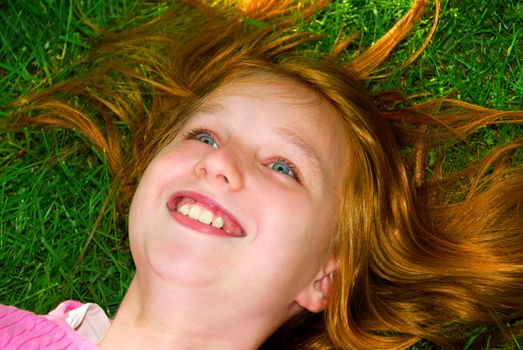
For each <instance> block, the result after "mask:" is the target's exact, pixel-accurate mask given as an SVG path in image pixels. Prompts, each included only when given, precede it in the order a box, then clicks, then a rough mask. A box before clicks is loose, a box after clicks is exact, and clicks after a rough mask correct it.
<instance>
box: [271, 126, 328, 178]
mask: <svg viewBox="0 0 523 350" xmlns="http://www.w3.org/2000/svg"><path fill="white" fill-rule="evenodd" d="M273 131H274V132H275V133H276V134H278V135H279V136H281V137H282V138H283V140H284V141H286V142H288V143H290V144H292V145H293V146H295V147H296V148H297V149H298V150H299V151H300V152H301V153H302V155H303V156H304V157H305V158H307V160H308V161H309V163H310V165H311V169H312V170H313V172H314V173H315V174H316V175H317V176H319V177H322V176H323V170H322V168H321V166H320V161H319V159H318V157H317V156H316V153H315V152H314V151H313V150H312V148H311V147H310V146H309V145H308V144H307V142H305V140H303V139H302V138H301V137H300V136H299V135H298V134H296V133H295V132H294V131H292V130H289V129H285V128H276V129H273Z"/></svg>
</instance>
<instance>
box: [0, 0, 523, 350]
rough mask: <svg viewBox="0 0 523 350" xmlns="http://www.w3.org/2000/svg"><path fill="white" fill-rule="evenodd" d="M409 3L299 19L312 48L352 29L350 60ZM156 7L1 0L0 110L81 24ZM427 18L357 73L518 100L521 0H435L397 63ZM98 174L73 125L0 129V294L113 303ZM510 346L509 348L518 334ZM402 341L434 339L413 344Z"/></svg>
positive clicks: (113, 21)
mask: <svg viewBox="0 0 523 350" xmlns="http://www.w3.org/2000/svg"><path fill="white" fill-rule="evenodd" d="M410 4H411V1H410V0H353V1H348V0H347V1H346V0H337V1H336V0H334V1H333V4H332V5H331V6H330V7H329V8H328V9H327V10H326V11H325V12H324V13H323V15H321V16H318V17H316V18H315V19H314V21H313V22H312V23H310V24H309V25H308V28H309V29H311V30H313V31H316V32H320V33H324V34H326V37H325V38H324V39H322V40H321V41H320V42H318V43H317V44H315V45H313V46H314V48H315V49H318V50H325V49H326V48H328V47H329V46H330V45H331V44H332V43H333V41H334V39H335V38H336V36H337V35H338V33H339V32H340V31H343V32H344V33H352V32H358V33H359V36H358V37H357V39H356V40H355V41H354V42H353V43H352V44H351V46H350V47H349V50H348V51H347V53H346V55H347V59H350V57H351V56H353V55H354V54H355V53H356V52H358V51H359V50H363V49H365V48H367V47H368V46H369V45H370V44H371V43H372V42H373V41H375V40H377V39H378V38H379V37H380V36H381V35H382V34H383V33H384V32H385V31H386V30H387V29H389V28H390V27H391V26H392V25H393V23H394V22H395V21H396V20H397V19H398V18H399V17H400V16H401V15H402V14H403V13H404V12H405V11H406V10H407V9H408V8H409V7H410ZM160 7H161V6H160V5H158V6H157V8H152V9H149V10H147V11H144V10H140V9H138V6H137V5H136V1H135V0H86V1H69V0H36V1H35V0H3V1H2V2H1V3H0V106H4V107H2V108H0V120H5V119H6V116H7V115H8V114H9V108H7V107H6V106H8V105H9V103H10V102H12V101H13V100H15V99H16V98H18V97H19V96H22V95H24V94H27V93H28V92H29V91H34V90H35V89H36V90H38V89H43V88H45V87H46V86H49V85H50V84H52V83H56V82H58V81H61V80H63V79H65V78H67V76H68V74H70V69H69V67H70V66H71V65H72V64H73V63H74V62H75V61H76V60H77V59H78V58H79V57H81V55H82V54H83V53H85V52H87V50H88V49H89V47H90V46H91V44H92V43H93V36H94V31H93V29H92V26H93V25H96V26H102V27H113V26H119V25H121V23H123V22H125V19H131V18H137V17H136V14H137V13H140V15H139V16H138V19H140V18H145V17H150V16H154V15H155V14H156V13H159V12H160ZM432 21H433V7H431V6H429V7H428V10H427V12H426V15H425V16H424V17H423V19H422V20H421V22H420V24H419V25H418V26H417V28H416V30H415V31H414V32H413V34H412V35H411V36H409V37H408V39H407V40H406V41H405V42H404V43H403V44H401V45H400V47H399V48H398V49H397V50H396V51H395V54H393V55H392V57H391V58H390V59H389V60H388V61H387V63H386V65H385V67H386V69H385V71H387V72H390V73H391V75H390V77H388V78H387V79H381V80H375V81H373V82H371V83H369V86H370V88H371V89H372V90H374V91H383V90H386V89H400V90H402V91H404V92H406V93H407V94H413V95H416V96H417V99H418V100H420V101H423V100H426V99H429V98H433V97H441V96H451V97H456V98H458V99H462V100H465V101H467V102H472V103H476V104H479V105H482V106H486V107H493V108H498V109H523V74H522V73H521V72H522V70H523V67H522V64H523V3H522V2H521V1H519V0H475V1H457V0H442V3H441V16H440V23H439V26H438V29H437V31H436V34H435V36H434V38H433V40H432V42H431V44H430V45H429V46H428V48H427V49H426V50H425V51H424V53H423V54H422V56H421V57H420V58H419V59H418V60H417V61H416V62H414V63H413V64H411V65H410V66H409V67H407V68H406V69H404V70H401V71H400V70H398V69H397V67H399V66H401V64H402V62H404V61H405V60H406V58H407V57H409V56H410V54H412V53H413V52H414V51H415V50H416V49H417V48H418V47H419V45H420V44H421V43H422V42H423V39H424V38H425V36H426V34H427V32H428V30H429V29H430V26H431V23H432ZM0 123H1V122H0ZM0 125H2V124H0ZM518 135H519V136H521V135H523V127H522V126H521V125H520V126H515V125H512V126H499V127H493V128H485V129H482V130H481V131H479V132H478V133H477V134H476V135H475V136H474V138H473V140H472V142H471V143H470V144H469V145H467V147H461V146H457V147H456V148H455V149H454V150H453V151H452V156H450V157H449V160H448V162H449V164H447V166H448V167H450V168H454V167H455V168H460V167H462V166H463V165H464V164H466V163H468V162H470V161H471V160H472V159H475V158H477V156H478V155H481V154H484V153H485V152H487V151H488V149H490V148H491V147H495V146H496V145H499V144H503V143H505V142H507V141H508V140H510V139H513V138H514V137H515V136H518ZM521 153H523V152H520V154H521ZM519 159H520V160H521V159H523V156H522V157H521V158H519ZM110 183H111V177H110V174H109V173H108V172H107V170H106V167H105V165H104V159H103V157H102V156H101V155H100V154H99V153H97V152H95V151H93V150H92V149H91V148H90V146H89V145H88V144H87V143H86V142H85V141H84V140H83V139H82V138H81V137H79V136H77V135H75V134H74V133H71V132H67V131H62V130H49V131H43V130H25V131H24V132H16V133H12V132H5V131H1V132H0V303H3V304H11V305H16V306H19V307H21V308H26V309H29V310H33V311H35V312H38V313H46V312H47V311H49V310H50V309H52V308H54V306H56V304H57V303H59V302H60V301H62V300H64V299H78V300H82V301H93V302H96V303H99V304H101V305H102V306H104V307H105V308H106V309H107V311H108V313H110V314H113V313H114V312H115V310H116V307H117V306H118V304H119V302H120V301H121V299H122V297H123V293H124V291H125V290H126V287H127V285H128V283H129V282H130V279H131V276H132V273H133V266H132V262H131V258H130V254H129V249H128V242H127V239H126V231H125V222H126V218H125V217H120V216H118V214H116V211H112V210H111V208H113V207H114V206H115V205H116V204H117V203H114V202H111V201H107V200H106V195H107V193H108V191H109V188H110ZM102 209H106V210H102ZM101 211H103V212H104V213H105V214H103V215H102V216H100V215H99V213H100V212H101ZM522 294H523V291H522ZM471 344H472V340H471ZM511 346H513V347H514V348H516V349H521V348H522V347H523V341H522V340H520V341H519V344H518V342H517V341H514V343H513V344H511ZM414 348H419V349H432V348H434V347H433V346H432V345H430V344H426V343H421V344H420V345H418V346H417V347H414Z"/></svg>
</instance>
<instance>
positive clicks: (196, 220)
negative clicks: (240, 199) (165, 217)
mask: <svg viewBox="0 0 523 350" xmlns="http://www.w3.org/2000/svg"><path fill="white" fill-rule="evenodd" d="M167 209H168V210H169V212H170V214H171V216H172V217H173V218H174V219H175V220H176V221H178V222H179V223H181V224H182V225H184V226H188V227H189V228H191V229H194V230H197V231H200V232H202V233H207V234H215V235H220V236H228V237H244V236H245V231H244V230H243V229H242V227H241V226H240V225H239V224H238V221H237V220H235V219H234V217H233V216H232V215H231V214H230V213H228V212H227V211H226V210H225V209H223V208H222V207H221V206H220V205H219V204H217V203H216V202H214V201H213V200H212V199H210V198H208V197H206V196H203V195H201V194H199V193H196V192H190V191H183V192H177V193H175V194H173V195H172V196H171V198H170V199H169V201H168V202H167Z"/></svg>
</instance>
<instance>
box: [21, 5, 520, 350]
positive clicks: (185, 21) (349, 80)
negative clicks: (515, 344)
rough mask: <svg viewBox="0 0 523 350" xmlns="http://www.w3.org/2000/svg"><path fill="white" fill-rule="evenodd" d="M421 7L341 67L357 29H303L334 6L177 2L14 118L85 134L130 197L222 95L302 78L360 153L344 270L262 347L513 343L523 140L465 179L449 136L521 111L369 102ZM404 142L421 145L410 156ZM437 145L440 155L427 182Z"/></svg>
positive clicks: (342, 224) (350, 186) (106, 36)
mask: <svg viewBox="0 0 523 350" xmlns="http://www.w3.org/2000/svg"><path fill="white" fill-rule="evenodd" d="M426 2H427V1H426V0H416V1H414V3H413V5H412V8H411V10H410V11H409V12H408V13H407V14H406V15H405V16H404V17H403V18H402V19H401V20H400V21H399V22H398V24H397V25H396V26H394V27H393V28H392V29H391V31H389V33H387V34H386V35H385V36H384V37H383V39H382V40H379V41H378V42H376V44H374V45H373V46H372V47H370V48H369V49H368V50H367V51H366V52H364V53H362V54H361V55H360V56H359V57H357V58H356V59H354V60H353V61H352V62H351V63H350V64H346V65H345V66H343V65H340V64H337V63H334V62H333V59H334V57H336V56H337V55H338V54H339V52H341V51H342V49H343V48H344V47H345V46H346V45H347V43H348V42H349V41H350V38H351V36H349V37H348V38H349V39H346V40H341V39H340V40H339V41H338V42H337V43H336V45H335V46H334V47H333V49H332V51H331V52H330V53H326V54H325V57H324V58H321V57H320V58H318V57H316V58H311V57H309V56H307V54H306V53H305V54H303V53H301V52H300V47H301V46H300V45H301V44H303V43H305V42H310V41H313V40H316V39H318V38H319V36H318V35H317V34H314V33H307V32H299V31H297V30H296V23H299V21H300V20H303V19H307V18H308V17H310V16H312V15H313V14H314V12H315V11H316V10H319V9H321V8H323V7H325V6H328V4H327V3H326V2H325V1H320V2H315V1H310V3H306V2H301V1H300V2H297V1H296V2H294V1H289V0H286V1H276V0H274V1H259V0H258V1H256V0H252V1H248V0H244V1H240V2H235V3H233V2H230V1H225V0H220V1H218V0H217V1H214V2H211V4H207V3H203V2H196V1H181V2H180V3H174V4H173V5H172V6H171V7H170V8H169V9H168V10H166V11H165V12H164V13H163V14H162V15H161V16H160V17H158V18H155V19H153V20H151V21H149V22H147V23H143V24H141V25H140V26H138V27H135V28H130V29H127V30H124V31H121V32H103V33H101V36H100V40H99V41H98V43H97V44H96V45H95V46H94V47H93V50H92V52H91V53H90V55H89V56H87V57H85V59H84V60H83V62H82V65H83V66H84V67H87V69H86V70H85V71H87V72H88V74H85V73H84V74H80V76H78V77H75V78H72V79H70V80H68V81H65V82H63V83H60V84H57V85H55V86H53V87H51V88H48V89H47V90H45V91H43V92H39V93H35V94H33V95H31V96H29V97H25V98H22V99H21V100H20V101H18V102H17V107H18V111H17V113H16V123H18V125H20V124H22V125H27V124H44V125H48V126H52V127H60V128H68V129H74V130H76V131H77V132H79V133H80V134H81V135H83V136H84V137H85V138H86V139H87V140H88V141H89V142H90V143H92V144H93V145H95V146H96V147H97V148H98V149H99V150H100V152H102V153H103V154H104V155H105V158H106V159H107V165H108V167H109V168H110V170H111V171H112V172H113V174H114V175H115V176H114V178H115V179H116V180H115V186H117V187H118V188H119V189H121V191H115V193H120V196H121V199H122V201H123V202H128V201H129V200H130V198H131V196H132V193H133V190H134V187H135V185H136V184H137V182H138V180H139V178H140V176H141V174H142V172H143V171H144V168H145V166H146V165H147V164H148V163H149V160H150V159H151V158H152V157H153V156H154V154H155V153H156V152H157V151H158V150H159V149H161V147H162V146H163V145H165V144H166V143H167V142H169V140H171V139H172V137H173V136H174V135H176V133H177V132H178V131H179V130H180V128H181V126H183V124H184V122H185V121H186V120H187V119H188V118H189V117H190V115H191V113H192V111H194V109H195V108H197V106H198V104H199V102H200V101H201V99H202V98H203V97H205V96H206V95H207V94H209V93H210V92H211V91H213V90H214V89H215V88H216V87H218V86H219V85H221V84H223V83H224V82H227V81H230V80H233V79H235V78H237V77H239V76H241V75H244V74H247V73H249V72H255V71H269V72H272V73H274V74H278V75H282V76H285V77H289V78H291V79H294V80H296V81H298V82H301V83H303V84H304V85H306V86H308V87H310V88H311V89H313V90H314V91H316V92H318V94H320V95H321V96H322V97H323V98H325V99H326V100H327V101H328V102H330V103H331V104H332V105H333V106H334V107H335V109H336V110H337V111H338V114H339V115H340V118H341V119H342V121H343V122H344V124H345V125H346V126H347V127H346V129H347V130H346V132H347V135H348V136H349V140H350V143H351V148H353V150H351V152H353V154H352V153H351V157H352V160H351V167H352V168H353V170H351V172H350V179H347V180H346V186H345V188H346V189H345V193H344V199H343V200H342V203H341V204H340V220H339V223H338V234H337V235H336V238H335V239H334V242H333V245H334V249H335V250H336V252H337V255H338V259H339V266H340V267H339V271H337V273H336V275H335V279H334V291H333V295H332V296H331V299H330V302H329V305H328V308H327V310H326V311H325V312H324V314H323V315H305V314H304V315H300V316H299V317H297V318H296V319H293V320H290V321H289V322H288V324H286V325H285V326H284V327H282V328H281V329H280V330H279V331H278V332H277V333H276V334H275V335H274V336H273V337H271V338H270V339H269V340H268V341H267V343H266V344H265V345H264V346H265V348H279V349H280V348H297V349H305V348H310V349H330V348H353V349H400V348H405V347H407V346H409V345H412V344H414V343H416V342H417V341H418V340H419V339H421V338H425V339H429V340H431V341H434V342H436V343H438V344H441V345H443V346H446V347H452V346H458V345H459V344H461V342H462V341H463V339H462V338H460V335H461V334H465V333H466V332H467V331H470V330H472V329H474V328H476V327H479V326H484V325H497V326H495V327H492V329H489V331H488V332H486V333H485V334H487V335H489V336H493V337H494V338H492V339H494V340H495V339H498V338H499V339H500V340H503V339H507V338H510V337H511V336H512V334H518V332H521V330H520V329H518V328H517V326H515V325H514V322H515V321H516V320H517V319H520V318H523V298H521V295H522V291H523V172H522V170H523V169H522V167H521V164H519V165H516V166H509V164H510V155H511V153H512V152H514V151H515V150H516V149H518V148H521V147H522V145H523V138H519V139H516V140H514V141H512V142H511V143H509V144H507V145H505V146H502V147H500V148H498V149H496V150H494V151H493V152H491V153H490V154H489V155H487V156H486V157H485V158H483V159H482V160H479V161H477V162H476V163H473V164H470V166H468V167H467V168H465V169H463V170H460V171H458V172H455V173H454V174H444V171H443V170H442V167H441V162H440V160H442V159H443V158H444V155H445V153H444V150H445V147H446V145H448V144H449V143H451V142H455V140H464V139H466V138H467V136H468V135H470V134H471V133H472V132H473V131H475V130H477V129H478V128H481V127H483V126H486V125H491V124H501V123H521V122H522V121H523V112H516V111H514V112H504V111H497V110H491V109H487V108H481V107H478V106H474V105H470V104H466V103H463V102H460V101H455V100H449V99H443V100H433V101H430V102H425V103H421V104H418V105H411V106H408V107H404V108H401V109H394V108H389V107H388V106H390V105H391V100H393V101H394V102H397V101H398V99H397V98H395V96H393V95H391V94H390V93H389V94H387V93H384V94H381V95H378V96H375V97H371V96H370V95H367V93H365V92H364V89H363V85H362V83H361V79H367V78H369V77H372V76H373V74H374V73H376V72H378V68H379V66H380V64H381V63H382V62H383V60H384V59H385V58H386V57H387V55H388V54H389V53H390V52H391V51H392V49H393V48H394V47H395V46H396V45H397V44H398V43H399V41H401V40H402V39H403V38H404V37H405V36H406V35H407V34H408V32H409V31H410V30H411V29H412V26H413V24H414V23H415V22H416V21H418V20H419V18H420V17H421V15H422V13H423V9H424V8H425V6H426ZM436 5H437V6H438V8H439V2H436ZM436 12H437V11H436ZM298 14H299V16H300V18H297V16H298ZM432 33H433V31H431V33H430V34H429V38H430V35H432ZM424 45H425V44H424ZM418 54H419V53H416V54H415V56H416V57H417V55H418ZM414 58H415V57H414ZM396 97H397V96H396ZM403 102H404V104H403V105H408V101H406V100H403ZM376 105H377V106H379V108H378V107H376ZM398 145H399V146H398ZM399 147H404V148H405V149H409V150H410V153H409V155H408V156H407V157H406V159H405V160H403V159H402V157H401V156H400V152H399ZM429 152H436V154H437V155H438V159H439V160H438V161H436V165H435V166H434V167H433V169H432V170H431V172H430V174H428V173H427V171H426V169H427V164H426V159H427V154H428V153H429ZM355 184H357V185H355ZM354 203H359V205H357V206H355V205H354ZM511 325H512V326H511ZM511 327H512V328H511ZM511 332H512V333H511ZM496 337H498V338H496ZM274 344H276V345H274ZM271 346H272V347H271Z"/></svg>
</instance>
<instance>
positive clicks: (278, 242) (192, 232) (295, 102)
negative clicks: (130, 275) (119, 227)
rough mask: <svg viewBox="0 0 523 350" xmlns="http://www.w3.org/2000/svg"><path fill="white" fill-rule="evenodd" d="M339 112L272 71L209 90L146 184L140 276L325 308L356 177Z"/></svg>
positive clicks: (292, 308) (222, 297) (136, 205)
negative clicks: (341, 213)
mask: <svg viewBox="0 0 523 350" xmlns="http://www.w3.org/2000/svg"><path fill="white" fill-rule="evenodd" d="M334 113H335V112H334V110H333V109H332V107H331V106H329V105H328V104H327V103H326V102H325V101H324V100H323V99H321V98H320V97H319V96H318V95H317V94H315V93H314V92H312V91H311V90H309V89H308V88H305V87H304V86H302V85H300V84H298V83H295V82H293V81H291V80H287V79H284V78H281V77H277V76H274V75H269V74H263V75H262V74H258V75H251V76H250V77H246V78H242V79H238V80H236V81H234V82H232V83H228V84H226V85H224V86H222V87H220V88H219V89H217V90H216V91H215V92H213V93H212V94H210V95H209V96H208V97H207V98H206V99H205V100H204V101H203V103H202V107H201V108H199V110H198V111H197V112H196V113H195V114H194V116H193V117H192V118H191V119H190V120H189V122H188V123H187V124H186V125H185V126H184V128H183V130H182V131H181V133H180V134H179V135H178V136H177V137H176V138H175V139H174V140H173V141H172V142H171V143H170V144H169V145H168V146H166V147H165V148H164V149H163V150H162V151H161V152H160V153H159V154H158V155H157V156H156V157H155V158H154V159H153V161H152V162H151V163H150V165H149V166H148V168H147V170H146V171H145V173H144V175H143V178H142V179H141V182H140V184H139V186H138V189H137V191H136V194H135V197H134V199H133V202H132V205H131V211H130V216H129V226H130V228H129V231H130V239H131V249H132V251H133V256H134V259H135V263H136V266H137V275H139V276H141V277H142V278H143V279H144V281H145V280H147V281H148V282H147V283H149V284H151V285H155V286H157V285H158V284H157V282H158V281H161V284H160V285H162V284H165V285H169V284H172V286H173V287H172V289H170V290H178V289H181V288H190V290H191V291H192V294H191V295H193V296H194V297H195V298H197V296H198V295H206V297H207V298H208V299H210V300H213V301H214V303H215V304H220V306H221V307H222V308H223V309H226V307H227V306H231V307H232V308H233V309H234V310H236V311H235V312H243V313H244V314H249V315H251V316H254V317H260V316H262V317H269V318H273V319H274V320H275V322H276V321H281V320H283V319H285V318H288V317H289V316H290V315H291V314H293V313H296V312H297V311H299V310H300V309H301V308H307V309H310V310H312V311H319V310H321V308H322V307H323V306H324V301H325V300H324V299H325V298H323V299H322V297H324V296H325V295H324V294H325V288H324V287H325V285H326V284H325V283H324V282H325V279H323V280H322V278H323V277H325V276H328V274H329V273H330V272H332V270H333V269H334V268H335V260H334V257H333V254H332V252H331V251H330V250H329V243H330V241H331V239H332V237H333V234H334V231H335V221H336V208H337V204H338V202H337V201H338V199H339V198H338V197H339V194H340V189H341V181H342V179H343V178H344V174H345V167H344V161H343V157H342V150H345V149H346V144H345V142H344V134H343V132H342V126H341V124H340V123H339V121H337V119H336V116H335V114H334ZM322 281H323V282H322ZM322 283H323V284H322ZM169 288H170V287H169ZM202 293H203V294H202ZM314 298H316V299H314ZM320 299H321V300H320ZM316 301H318V302H319V304H318V303H316V304H315V302H316Z"/></svg>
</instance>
